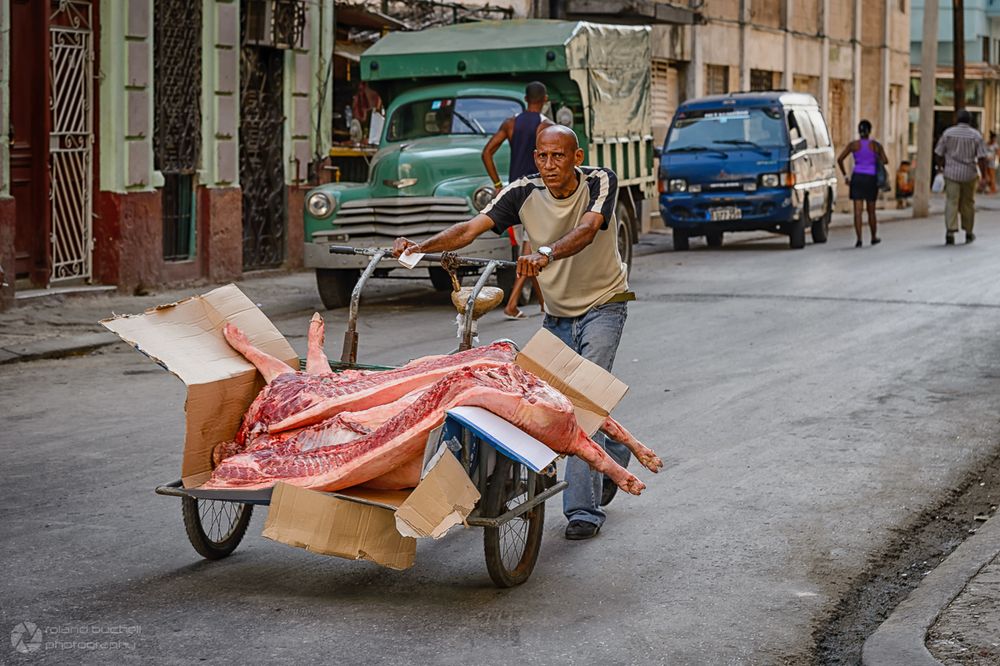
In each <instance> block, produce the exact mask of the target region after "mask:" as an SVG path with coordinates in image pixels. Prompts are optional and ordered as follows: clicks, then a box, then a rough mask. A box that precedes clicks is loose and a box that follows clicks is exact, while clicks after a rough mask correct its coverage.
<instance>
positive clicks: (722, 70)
mask: <svg viewBox="0 0 1000 666" xmlns="http://www.w3.org/2000/svg"><path fill="white" fill-rule="evenodd" d="M727 92H729V68H728V67H726V66H725V65H707V66H706V68H705V94H706V95H724V94H726V93H727Z"/></svg>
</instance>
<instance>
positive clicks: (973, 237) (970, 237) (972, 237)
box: [965, 231, 976, 245]
mask: <svg viewBox="0 0 1000 666" xmlns="http://www.w3.org/2000/svg"><path fill="white" fill-rule="evenodd" d="M974 240H976V234H974V233H972V232H971V231H970V232H969V233H967V234H965V244H966V245H968V244H969V243H971V242H972V241H974Z"/></svg>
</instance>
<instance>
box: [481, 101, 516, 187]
mask: <svg viewBox="0 0 1000 666" xmlns="http://www.w3.org/2000/svg"><path fill="white" fill-rule="evenodd" d="M513 128H514V119H513V118H508V119H507V120H505V121H503V122H502V123H501V124H500V129H498V130H497V131H496V134H494V135H493V136H491V137H490V140H489V141H487V142H486V146H485V147H484V148H483V166H485V167H486V173H487V174H488V175H489V177H490V180H491V181H493V184H494V185H495V184H497V183H499V182H501V181H500V175H499V174H498V173H497V165H496V164H494V163H493V155H494V154H496V152H497V151H498V150H500V146H502V145H503V142H504V141H506V140H507V139H509V138H510V137H511V136H512V135H513Z"/></svg>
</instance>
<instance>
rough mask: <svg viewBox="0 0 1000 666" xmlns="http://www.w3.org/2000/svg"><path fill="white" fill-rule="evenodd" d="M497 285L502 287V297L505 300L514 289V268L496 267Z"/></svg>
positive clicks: (515, 277)
mask: <svg viewBox="0 0 1000 666" xmlns="http://www.w3.org/2000/svg"><path fill="white" fill-rule="evenodd" d="M496 276H497V286H498V287H500V288H501V289H503V298H504V301H505V302H506V300H507V299H509V298H510V295H511V292H513V291H514V281H515V280H517V269H516V268H498V269H497V270H496Z"/></svg>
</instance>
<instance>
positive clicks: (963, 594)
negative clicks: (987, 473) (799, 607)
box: [862, 517, 1000, 666]
mask: <svg viewBox="0 0 1000 666" xmlns="http://www.w3.org/2000/svg"><path fill="white" fill-rule="evenodd" d="M862 663H863V664H864V665H865V666H899V665H900V664H907V666H939V665H940V664H946V665H948V666H951V665H952V664H970V665H971V664H983V665H984V666H985V665H987V664H1000V517H994V518H991V519H990V520H988V521H986V523H985V524H984V525H983V526H982V527H980V528H979V530H977V531H976V533H975V534H974V535H972V536H971V537H969V538H968V539H966V540H965V541H964V542H963V543H962V544H961V545H960V546H959V547H958V548H956V549H955V551H954V552H953V553H952V554H951V555H949V556H948V557H947V559H945V561H944V562H942V563H941V564H940V565H939V566H938V567H937V568H936V569H934V570H933V571H932V572H930V573H929V574H928V575H927V577H926V578H924V580H923V581H922V582H921V583H920V586H919V587H917V588H916V589H915V590H914V591H913V592H912V593H911V594H910V596H909V597H907V599H906V600H905V601H903V602H902V603H901V604H900V605H899V606H897V607H896V609H895V610H894V611H893V612H892V615H890V616H889V618H888V619H887V620H886V621H885V622H883V623H882V625H881V626H880V627H879V628H878V629H877V630H876V631H875V633H874V634H872V635H871V636H870V637H869V638H868V640H866V641H865V645H864V649H863V652H862Z"/></svg>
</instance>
